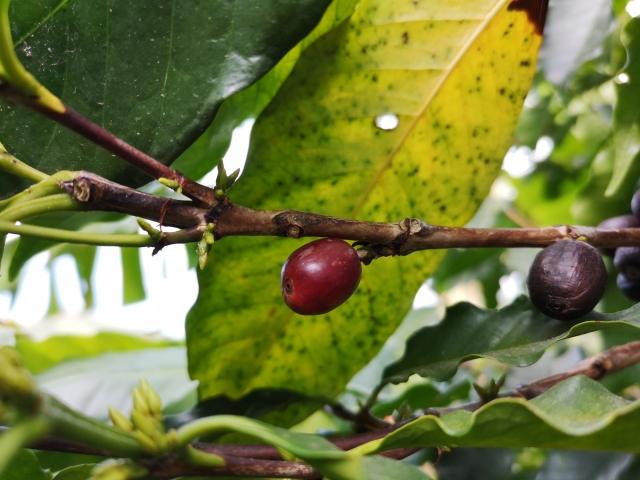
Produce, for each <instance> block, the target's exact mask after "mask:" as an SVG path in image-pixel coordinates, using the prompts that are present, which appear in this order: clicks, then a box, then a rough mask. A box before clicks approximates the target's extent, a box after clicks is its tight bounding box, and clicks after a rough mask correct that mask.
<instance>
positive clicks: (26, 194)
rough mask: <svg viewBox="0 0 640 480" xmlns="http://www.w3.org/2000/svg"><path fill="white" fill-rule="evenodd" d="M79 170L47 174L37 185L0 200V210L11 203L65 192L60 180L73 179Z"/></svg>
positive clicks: (13, 204) (15, 203)
mask: <svg viewBox="0 0 640 480" xmlns="http://www.w3.org/2000/svg"><path fill="white" fill-rule="evenodd" d="M0 168H1V167H0ZM76 175H77V172H69V171H66V170H63V171H60V172H57V173H55V174H54V175H51V176H50V177H49V176H46V177H45V179H44V180H42V181H40V182H39V183H36V184H35V185H33V186H31V187H29V188H27V189H26V190H23V191H22V192H20V193H17V194H15V195H14V196H12V197H9V198H7V199H6V200H2V201H0V211H1V210H3V209H6V208H8V207H9V206H10V205H11V206H15V205H18V204H22V203H26V202H28V201H30V200H35V199H36V198H41V197H46V196H48V195H55V194H58V193H63V192H65V190H64V188H63V187H62V186H61V185H60V182H64V181H69V180H73V178H75V176H76Z"/></svg>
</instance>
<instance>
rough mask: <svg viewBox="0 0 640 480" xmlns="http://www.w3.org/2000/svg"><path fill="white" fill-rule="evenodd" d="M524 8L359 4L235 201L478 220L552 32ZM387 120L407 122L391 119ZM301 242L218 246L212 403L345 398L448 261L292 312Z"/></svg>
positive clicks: (212, 297) (208, 298) (376, 275)
mask: <svg viewBox="0 0 640 480" xmlns="http://www.w3.org/2000/svg"><path fill="white" fill-rule="evenodd" d="M525 3H526V2H525ZM509 5H511V2H507V1H500V0H498V1H494V0H488V1H485V2H481V3H479V4H477V3H476V4H474V6H473V8H469V5H468V4H467V3H458V2H438V3H431V2H419V3H417V4H416V3H415V2H411V1H409V0H402V1H399V2H384V1H382V0H366V1H362V2H360V4H359V6H358V9H357V10H356V12H355V13H354V14H353V16H351V17H350V18H349V20H347V21H346V22H344V23H343V24H341V25H340V26H339V27H338V28H336V29H334V30H332V31H330V32H329V33H327V34H325V35H324V36H323V37H321V38H320V39H319V40H318V41H316V42H315V43H314V44H313V45H311V46H310V47H309V48H307V49H306V50H305V51H304V53H303V54H302V56H301V57H300V60H299V61H298V63H297V64H296V67H295V68H294V70H293V72H292V73H291V75H290V76H289V78H288V79H287V80H286V81H285V83H284V84H283V85H282V87H281V89H280V90H279V92H278V94H277V95H276V97H275V98H274V100H273V101H272V102H271V103H270V105H269V107H267V109H265V110H264V112H263V113H262V115H261V116H260V118H259V119H258V121H257V123H256V125H255V126H254V130H253V138H252V145H251V148H250V153H249V158H248V161H247V164H246V168H245V171H244V173H243V176H242V177H241V179H240V181H239V182H238V184H237V185H236V186H234V190H233V193H232V198H233V200H234V201H237V202H238V203H240V204H243V205H247V206H251V207H259V208H296V209H300V210H310V211H314V212H319V213H324V214H330V215H336V216H340V217H348V218H362V219H367V220H373V221H397V220H399V219H402V218H405V217H407V216H416V217H420V218H422V219H423V220H425V221H427V222H432V223H437V224H449V225H461V224H463V223H465V222H466V221H467V220H468V219H469V218H470V217H471V216H472V215H473V213H474V212H475V210H476V208H477V206H478V205H479V203H480V202H481V200H482V199H483V198H484V197H485V195H486V194H487V192H488V189H489V187H490V185H491V183H492V181H493V179H494V178H495V177H496V175H497V173H498V171H499V169H500V165H501V163H502V158H503V156H504V153H505V152H506V150H507V148H508V146H509V143H510V141H511V134H512V130H513V127H514V125H515V122H516V120H517V117H518V114H519V112H520V107H521V105H522V101H523V99H524V96H525V94H526V92H527V90H528V88H529V85H530V82H531V77H532V75H533V68H534V64H535V59H536V53H537V48H538V45H539V42H540V36H539V35H538V33H536V25H535V24H534V23H532V22H531V21H530V20H529V17H528V16H527V14H526V12H524V11H522V10H519V9H518V8H519V7H515V8H510V7H509ZM527 5H529V4H528V3H527ZM536 5H538V6H539V4H538V3H536ZM529 6H530V7H531V8H532V9H533V8H534V7H533V5H532V4H531V5H529ZM538 13H539V12H538ZM532 18H535V21H537V20H538V18H539V15H537V14H536V15H534V16H532ZM425 52H428V53H427V54H426V55H425ZM489 111H490V112H491V113H489ZM462 112H464V113H462ZM497 112H499V114H497ZM384 114H395V115H396V116H397V118H398V121H399V123H398V125H397V126H396V127H395V128H393V129H391V130H388V131H386V130H383V129H381V128H378V127H376V124H375V121H376V118H377V117H378V116H380V115H384ZM301 243H302V242H301V241H290V240H289V241H287V240H282V239H263V238H257V239H255V238H225V239H223V240H222V241H220V242H217V243H216V245H215V246H214V248H213V250H212V255H211V261H210V266H209V267H208V268H207V269H206V270H205V271H203V272H201V273H200V274H199V282H200V294H199V297H198V301H197V302H196V304H195V306H194V308H193V309H192V310H191V312H190V313H189V316H188V318H187V342H188V346H189V359H190V362H189V368H190V373H191V375H192V377H193V378H196V379H198V380H199V381H200V394H201V397H202V398H206V397H209V396H214V395H217V394H220V393H223V392H224V393H227V394H229V395H231V396H241V395H243V394H244V393H245V392H247V391H250V390H251V389H255V388H262V387H273V388H279V387H282V388H291V386H292V385H293V386H295V389H296V390H299V391H301V392H303V393H306V394H308V395H327V396H332V395H335V394H337V393H338V392H340V390H341V389H342V388H343V386H344V385H345V384H346V382H347V381H348V380H349V378H350V377H352V376H353V375H354V374H355V373H356V372H357V371H358V370H359V369H360V368H361V367H362V366H363V365H364V364H365V363H366V362H367V361H369V360H370V359H371V358H372V357H373V356H374V355H375V353H376V352H377V351H378V350H379V349H380V348H381V347H382V344H383V342H384V341H385V340H386V339H387V338H388V336H389V335H390V334H391V332H393V330H394V329H395V328H396V327H397V325H398V324H399V323H400V321H401V320H402V318H403V317H404V315H405V314H406V312H407V311H408V310H409V308H410V306H411V301H412V299H413V296H414V293H415V291H416V290H417V289H418V287H419V286H420V284H422V282H423V281H424V280H425V278H426V277H427V275H428V274H429V273H431V272H433V270H434V269H435V266H436V265H437V263H438V261H439V260H440V259H441V257H442V253H441V252H421V253H418V254H414V255H411V257H410V258H393V259H384V260H380V261H376V262H374V263H373V264H372V265H371V266H369V267H367V268H365V270H364V273H363V279H362V282H361V284H360V287H359V289H358V290H357V291H356V293H355V295H354V296H353V297H352V298H351V299H350V300H349V301H347V302H346V303H345V304H344V305H343V306H341V307H340V308H338V309H337V310H335V311H334V312H331V313H329V314H326V315H322V316H315V317H314V316H312V317H301V316H297V315H295V314H293V313H292V312H290V311H289V310H288V309H287V308H286V307H285V306H284V304H283V302H282V300H281V294H280V287H279V273H280V270H281V267H282V264H283V263H284V261H285V259H286V258H287V257H288V255H289V254H290V253H291V252H292V251H293V250H294V249H295V248H297V247H298V246H300V244H301Z"/></svg>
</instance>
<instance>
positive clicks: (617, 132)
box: [606, 18, 640, 195]
mask: <svg viewBox="0 0 640 480" xmlns="http://www.w3.org/2000/svg"><path fill="white" fill-rule="evenodd" d="M622 43H623V44H624V46H625V48H626V50H627V64H626V65H625V66H624V68H623V69H622V71H621V72H620V73H619V74H618V77H617V78H618V80H619V83H617V85H616V91H617V94H618V102H617V103H616V107H615V109H614V111H613V141H614V147H615V155H616V160H615V168H614V170H613V176H612V177H611V182H610V183H609V186H608V187H607V191H606V193H607V195H613V194H615V193H616V192H617V191H618V189H619V188H620V187H621V185H623V184H624V183H625V180H627V179H628V177H631V178H633V179H635V178H637V177H638V174H639V173H640V161H639V160H638V159H637V155H638V152H640V121H639V120H640V119H639V117H638V112H639V111H640V61H639V56H640V18H632V19H630V20H629V23H627V25H626V26H625V28H624V31H623V33H622ZM620 75H623V76H622V77H621V76H620ZM625 75H626V77H625Z"/></svg>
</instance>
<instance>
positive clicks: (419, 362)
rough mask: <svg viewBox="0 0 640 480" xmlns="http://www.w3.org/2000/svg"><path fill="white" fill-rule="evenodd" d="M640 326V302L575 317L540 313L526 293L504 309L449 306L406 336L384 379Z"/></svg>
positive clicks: (524, 361) (452, 368) (433, 373)
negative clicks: (567, 319)
mask: <svg viewBox="0 0 640 480" xmlns="http://www.w3.org/2000/svg"><path fill="white" fill-rule="evenodd" d="M629 325H630V326H633V327H635V328H640V305H635V306H633V307H631V308H630V309H628V310H625V311H623V312H619V313H612V314H601V313H597V312H591V313H590V314H588V315H586V316H585V317H583V318H582V319H579V320H576V321H573V322H561V321H558V320H553V319H551V318H549V317H546V316H545V315H543V314H542V313H540V312H539V311H538V310H537V309H536V308H535V307H534V306H533V305H531V303H530V302H529V300H528V299H527V298H526V297H524V296H522V297H520V298H518V299H517V300H516V301H515V302H513V303H512V304H511V305H509V306H507V307H504V308H502V309H500V310H489V309H487V310H484V309H481V308H478V307H476V306H474V305H471V304H470V303H459V304H457V305H454V306H453V307H450V308H448V309H447V313H446V315H445V318H444V320H442V322H441V323H439V324H438V325H436V326H433V327H424V328H422V329H420V330H418V331H417V332H415V333H414V334H413V336H411V338H409V340H408V341H407V348H406V351H405V354H404V356H403V357H402V358H401V359H400V360H399V361H397V362H395V363H393V364H391V365H389V366H388V367H387V368H386V369H385V371H384V375H383V378H384V380H383V381H384V382H392V383H401V382H404V381H406V380H407V379H408V378H409V376H411V375H413V374H414V373H417V374H418V375H421V376H424V377H427V376H428V377H431V378H433V379H434V380H438V381H443V380H446V379H448V378H451V377H452V376H453V375H454V374H455V373H456V370H457V369H458V366H459V365H460V364H461V363H462V362H465V361H467V360H471V359H474V358H491V359H493V360H497V361H498V362H501V363H504V364H507V365H511V366H514V367H525V366H527V365H531V364H533V363H535V362H537V361H538V360H539V359H540V357H542V354H543V353H544V352H545V350H546V349H547V348H549V347H550V346H551V345H553V344H554V343H556V342H558V341H560V340H563V339H565V338H571V337H575V336H578V335H584V334H585V333H589V332H594V331H597V330H604V329H608V328H615V327H618V328H619V327H623V326H629Z"/></svg>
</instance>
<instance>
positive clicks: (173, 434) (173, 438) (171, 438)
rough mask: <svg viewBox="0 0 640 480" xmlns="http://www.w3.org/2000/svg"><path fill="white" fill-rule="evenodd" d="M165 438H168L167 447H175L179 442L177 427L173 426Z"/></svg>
mask: <svg viewBox="0 0 640 480" xmlns="http://www.w3.org/2000/svg"><path fill="white" fill-rule="evenodd" d="M164 438H165V439H166V440H167V448H173V447H174V446H175V444H176V443H178V432H177V431H176V429H175V428H172V429H171V430H169V431H168V432H167V434H166V435H165V437H164Z"/></svg>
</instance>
